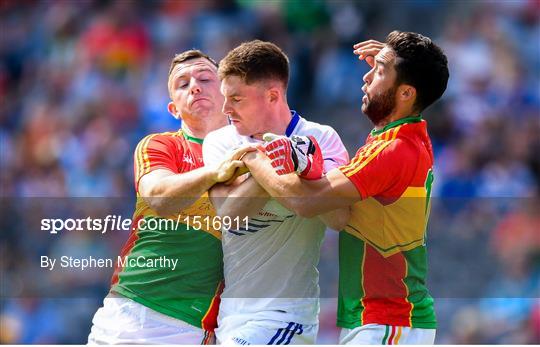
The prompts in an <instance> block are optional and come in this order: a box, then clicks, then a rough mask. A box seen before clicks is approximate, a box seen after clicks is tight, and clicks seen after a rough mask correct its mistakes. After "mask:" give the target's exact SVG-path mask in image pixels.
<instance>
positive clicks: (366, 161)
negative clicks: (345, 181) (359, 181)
mask: <svg viewBox="0 0 540 347" xmlns="http://www.w3.org/2000/svg"><path fill="white" fill-rule="evenodd" d="M391 143H392V142H391V141H388V142H383V143H382V144H381V146H379V147H377V150H375V151H374V152H373V153H372V154H371V155H370V156H369V157H367V158H365V160H363V161H362V162H361V163H359V165H357V167H356V168H355V169H354V170H352V171H349V172H347V173H345V175H346V176H348V177H350V176H352V175H354V174H355V173H357V172H358V171H360V170H362V169H363V168H364V167H365V166H366V165H367V164H369V162H371V161H372V160H373V159H374V158H375V157H376V156H377V155H378V154H379V153H381V152H382V150H383V149H385V148H386V147H388V145H389V144H391Z"/></svg>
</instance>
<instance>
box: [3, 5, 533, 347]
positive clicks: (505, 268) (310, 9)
mask: <svg viewBox="0 0 540 347" xmlns="http://www.w3.org/2000/svg"><path fill="white" fill-rule="evenodd" d="M394 29H399V30H405V31H416V32H420V33H422V34H425V35H427V36H430V37H431V38H432V39H433V40H434V41H435V42H437V43H438V44H439V45H440V46H441V47H443V49H444V50H445V52H446V54H447V56H448V59H449V66H450V81H449V86H448V89H447V92H446V94H445V95H444V97H443V99H442V100H441V101H439V102H438V103H437V104H435V105H434V106H432V107H431V108H430V109H428V110H427V111H426V112H425V113H424V114H423V116H424V117H425V118H426V119H427V121H428V124H429V131H430V135H431V137H432V140H433V146H434V152H435V156H436V167H435V183H434V191H433V196H434V198H433V208H432V211H431V221H430V227H429V232H428V235H429V236H428V244H429V251H430V254H429V257H430V258H429V259H430V266H431V268H430V276H429V283H430V287H431V288H432V290H433V294H434V296H435V298H436V305H437V306H436V307H437V313H438V319H439V322H440V327H439V330H438V332H437V339H436V342H437V343H458V344H461V343H467V344H477V343H540V299H539V297H540V231H539V230H540V197H539V193H540V2H538V1H536V0H516V1H504V0H496V1H489V2H488V1H474V0H473V1H424V0H411V1H376V0H373V1H367V0H365V1H342V0H339V1H337V0H336V1H332V0H326V1H323V0H315V1H297V0H272V1H250V0H236V1H234V0H228V1H220V0H216V1H205V0H202V1H195V0H193V1H188V0H186V1H184V0H161V1H159V0H156V1H131V0H119V1H98V0H96V1H89V0H77V1H71V0H55V1H32V0H23V1H17V0H2V1H1V2H0V166H1V183H0V198H1V199H2V201H3V203H2V206H3V207H2V215H1V219H2V220H1V222H0V226H1V231H0V232H1V237H0V239H1V240H2V242H1V244H0V257H1V258H0V260H1V264H0V271H1V276H0V279H1V282H2V283H0V289H1V295H2V297H1V307H0V343H41V344H48V343H86V336H87V334H88V332H89V328H90V320H91V318H92V315H93V313H94V312H95V310H96V308H97V307H98V306H99V305H100V300H101V299H102V298H103V296H104V295H105V293H106V291H107V289H108V278H109V276H110V272H111V271H109V270H108V271H104V272H100V273H98V274H95V275H92V274H91V273H86V274H83V275H81V274H75V273H72V274H68V275H65V276H55V275H53V274H52V273H46V272H45V271H47V270H44V269H40V268H39V257H40V256H42V255H47V254H49V255H51V254H52V255H54V254H58V255H60V254H61V255H64V254H73V255H75V256H81V255H94V256H99V255H100V254H101V255H108V256H115V255H116V254H118V252H119V250H120V247H121V245H122V242H123V241H124V240H125V238H127V235H126V234H116V235H111V236H106V237H101V236H97V237H96V236H89V235H88V234H87V233H66V234H65V235H58V236H56V237H52V235H50V234H47V233H44V232H42V231H40V229H39V224H36V223H31V220H32V214H33V212H32V211H34V210H33V209H30V207H25V208H27V209H26V210H25V209H24V208H22V207H21V206H23V205H24V206H26V205H25V204H29V205H32V206H34V207H33V208H40V209H43V208H47V206H48V207H50V206H51V205H55V206H64V205H62V204H66V201H69V203H67V205H66V206H64V207H65V208H66V211H67V210H68V206H71V207H73V206H74V205H77V204H78V203H79V202H80V201H81V200H82V199H73V198H75V197H78V198H85V197H86V198H87V197H93V198H99V197H102V198H103V197H107V198H117V199H119V200H116V206H118V205H122V206H121V207H122V208H121V209H120V210H121V213H124V214H125V216H126V217H129V214H130V212H131V209H132V208H133V205H134V196H135V193H134V188H133V162H132V153H133V151H134V148H135V145H136V144H137V142H138V141H139V140H140V139H141V138H142V137H144V136H145V135H147V134H149V133H152V132H159V131H171V130H175V129H177V128H178V127H179V126H180V124H179V121H178V120H176V119H174V118H173V117H172V116H170V115H169V114H168V113H167V110H166V105H167V102H168V94H167V88H166V82H167V72H168V67H169V64H170V60H171V58H172V57H173V55H174V54H175V53H177V52H180V51H183V50H186V49H190V48H198V49H201V50H203V51H204V52H206V53H208V54H209V55H210V56H212V57H214V58H215V59H216V60H219V59H221V58H222V57H223V56H224V55H225V54H226V53H227V51H228V50H229V49H231V48H233V47H235V46H236V45H237V44H239V43H241V42H243V41H247V40H251V39H254V38H259V39H262V40H269V41H273V42H275V43H276V44H278V45H279V46H281V47H282V48H283V49H284V50H285V52H286V53H287V54H288V56H289V58H290V60H291V73H292V76H291V81H290V87H289V104H290V105H291V107H292V108H294V109H296V110H297V111H299V113H300V114H301V115H303V116H304V117H306V118H308V119H310V120H314V121H318V122H321V123H326V124H329V125H331V126H333V127H334V128H335V129H336V130H337V131H338V133H339V134H340V135H341V137H342V139H343V141H344V143H345V144H346V146H347V148H348V150H349V152H350V154H351V155H353V154H354V152H355V150H356V149H357V148H358V147H359V146H360V145H361V144H362V143H363V142H364V140H365V137H366V136H367V134H368V131H369V130H370V128H371V125H370V123H369V122H368V120H367V119H365V117H364V116H363V115H362V113H361V110H360V106H361V97H362V92H361V89H360V88H361V86H362V84H363V82H362V76H363V74H364V73H365V72H367V70H368V69H367V65H366V64H365V63H364V62H359V61H358V60H357V59H356V57H355V56H354V55H353V54H352V45H353V44H354V43H356V42H359V41H362V40H365V39H371V38H374V39H378V40H384V38H385V36H386V34H387V33H388V32H390V31H391V30H394ZM30 197H32V198H34V200H35V201H37V202H36V203H35V204H32V203H31V202H29V201H28V199H27V198H30ZM38 197H39V198H40V199H37V198H38ZM41 198H43V199H41ZM51 198H72V199H70V200H66V199H51ZM98 200H99V199H98ZM118 201H120V203H118ZM111 204H112V205H114V204H115V203H114V202H113V203H111ZM8 205H9V206H10V207H9V208H7V207H5V206H8ZM36 205H37V207H36ZM41 205H44V206H41ZM89 205H92V208H96V209H98V210H99V209H100V208H101V211H100V212H104V211H103V205H102V206H98V207H96V206H95V205H100V204H99V203H98V204H96V203H95V200H94V202H93V203H89ZM28 209H30V210H28ZM320 270H321V285H322V296H323V298H324V299H323V305H322V309H321V328H320V334H319V335H320V336H319V341H320V343H336V341H337V339H336V336H337V328H336V327H335V308H336V306H335V297H336V292H337V234H336V233H327V238H326V241H325V244H324V246H323V251H322V255H321V266H320ZM59 277H61V278H59ZM51 288H57V289H59V290H60V289H62V290H64V293H66V294H65V295H62V294H58V295H53V294H52V293H50V291H51ZM70 290H73V291H75V292H77V293H81V294H79V295H71V296H70V295H69V293H68V292H69V291H70ZM43 291H45V292H47V291H49V293H48V294H47V293H45V292H43ZM60 292H62V291H61V290H60ZM43 293H45V294H43Z"/></svg>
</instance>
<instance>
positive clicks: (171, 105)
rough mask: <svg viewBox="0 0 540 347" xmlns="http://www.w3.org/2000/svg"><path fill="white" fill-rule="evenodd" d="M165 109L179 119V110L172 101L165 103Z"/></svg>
mask: <svg viewBox="0 0 540 347" xmlns="http://www.w3.org/2000/svg"><path fill="white" fill-rule="evenodd" d="M167 111H169V113H170V114H171V115H172V116H173V117H174V118H176V119H180V112H179V111H178V109H177V108H176V105H175V104H174V102H172V101H170V102H169V103H168V104H167Z"/></svg>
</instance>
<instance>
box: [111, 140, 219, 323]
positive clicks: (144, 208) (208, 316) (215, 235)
mask: <svg viewBox="0 0 540 347" xmlns="http://www.w3.org/2000/svg"><path fill="white" fill-rule="evenodd" d="M134 162H135V164H134V169H135V188H136V190H137V204H136V208H135V213H134V215H133V228H132V232H131V234H130V236H129V239H128V240H127V242H126V244H125V245H124V247H123V249H122V252H121V257H129V258H135V259H137V258H139V257H144V259H159V258H160V257H166V258H168V259H177V260H178V262H177V264H178V265H177V266H176V268H175V269H174V270H172V269H171V268H170V267H168V268H165V267H138V266H132V267H121V266H119V267H117V268H116V270H115V272H114V275H113V277H112V281H111V292H115V293H118V294H120V295H122V296H125V297H127V298H129V299H131V300H133V301H136V302H138V303H140V304H142V305H144V306H147V307H149V308H151V309H153V310H155V311H157V312H160V313H163V314H165V315H168V316H170V317H174V318H177V319H180V320H182V321H184V322H186V323H189V324H191V325H193V326H196V327H200V328H203V329H206V330H213V329H214V328H215V326H216V321H217V313H218V306H219V293H220V291H221V290H222V286H223V284H222V280H223V252H222V248H221V233H220V232H219V231H218V230H203V229H200V230H196V229H194V228H193V223H190V227H188V225H186V224H185V223H186V221H185V218H186V217H187V218H192V217H193V216H202V217H205V216H211V217H212V216H215V210H214V209H213V207H212V205H211V203H210V201H209V199H208V196H207V194H205V195H203V196H202V197H201V198H200V199H198V200H197V201H196V202H195V203H194V204H193V205H191V206H190V207H188V208H186V209H184V210H182V211H179V213H178V214H175V215H171V216H160V215H158V214H157V213H156V212H155V211H153V210H152V209H151V208H150V207H149V206H148V204H147V203H146V202H145V200H144V199H143V198H142V197H141V195H140V194H139V181H140V179H141V178H142V177H143V176H144V175H146V174H147V173H149V172H151V171H153V170H157V169H166V170H169V171H172V172H174V173H184V172H188V171H191V170H194V169H197V168H199V167H202V166H203V159H202V140H201V139H197V138H193V137H190V136H188V135H187V134H186V133H185V132H183V131H182V130H180V131H178V132H168V133H160V134H152V135H149V136H147V137H145V138H144V139H143V140H141V141H140V142H139V144H138V146H137V149H136V150H135V154H134ZM141 219H145V220H146V223H145V224H144V226H142V227H140V228H139V227H138V226H140V224H139V221H140V220H141ZM164 219H168V220H169V222H170V221H174V222H175V223H162V224H161V225H160V224H159V223H158V222H159V221H160V220H164ZM150 220H153V221H152V222H155V223H148V222H149V221H150ZM177 221H180V222H179V223H177ZM156 225H160V228H158V229H157V230H155V229H156V228H155V227H156ZM145 226H148V227H145ZM203 227H205V226H203ZM150 228H152V229H150ZM124 264H125V262H124ZM128 264H129V263H128Z"/></svg>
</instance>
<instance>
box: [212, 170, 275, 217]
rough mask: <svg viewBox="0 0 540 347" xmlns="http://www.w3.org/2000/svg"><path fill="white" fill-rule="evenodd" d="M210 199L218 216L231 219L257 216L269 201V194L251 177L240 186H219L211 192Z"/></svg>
mask: <svg viewBox="0 0 540 347" xmlns="http://www.w3.org/2000/svg"><path fill="white" fill-rule="evenodd" d="M210 197H211V198H212V203H213V204H214V206H215V207H216V210H217V213H218V215H220V216H229V217H231V218H235V217H240V218H243V217H246V216H252V215H255V214H256V213H257V212H259V211H260V210H261V209H262V208H263V207H264V205H265V204H266V203H267V201H268V199H269V195H268V193H267V192H266V191H265V190H264V189H263V188H262V187H261V186H260V185H259V184H258V183H257V182H256V181H255V180H254V179H253V178H251V177H250V178H248V179H246V180H245V181H243V182H242V183H240V184H233V185H229V186H227V185H224V184H217V185H215V186H214V187H213V188H212V189H211V190H210Z"/></svg>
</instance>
